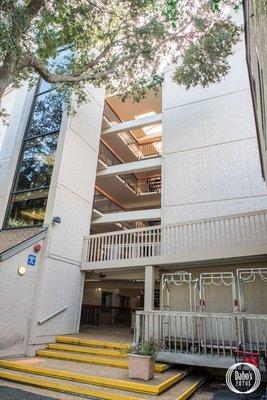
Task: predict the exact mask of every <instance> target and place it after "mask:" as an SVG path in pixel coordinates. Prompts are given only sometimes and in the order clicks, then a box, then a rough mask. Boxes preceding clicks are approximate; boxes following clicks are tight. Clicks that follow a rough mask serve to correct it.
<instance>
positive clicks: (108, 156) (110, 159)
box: [98, 142, 122, 167]
mask: <svg viewBox="0 0 267 400" xmlns="http://www.w3.org/2000/svg"><path fill="white" fill-rule="evenodd" d="M98 156H99V158H100V160H101V161H103V162H104V163H105V164H106V166H107V167H110V166H112V165H119V164H122V161H121V160H120V159H119V158H118V157H117V156H115V154H113V153H112V151H111V150H110V149H109V148H108V147H107V146H106V145H105V144H104V143H103V142H100V144H99V153H98Z"/></svg>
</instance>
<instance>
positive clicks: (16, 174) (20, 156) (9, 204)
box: [2, 78, 63, 230]
mask: <svg viewBox="0 0 267 400" xmlns="http://www.w3.org/2000/svg"><path fill="white" fill-rule="evenodd" d="M40 87H41V78H39V80H38V83H37V85H36V88H35V92H34V95H33V100H32V104H31V107H30V111H29V115H28V120H27V123H26V127H25V130H24V133H23V137H22V141H21V147H20V151H19V154H18V158H17V165H16V169H15V172H14V176H13V181H12V185H11V190H10V193H9V197H8V202H7V207H6V211H5V216H4V221H3V227H2V229H3V230H10V229H27V228H32V227H42V226H43V225H44V224H43V222H42V223H41V224H35V225H29V226H21V227H12V226H8V220H9V218H10V214H11V207H12V199H13V197H14V195H17V194H19V193H26V192H34V191H38V190H48V192H49V188H50V184H49V185H48V186H42V187H38V188H32V189H22V190H16V186H17V183H18V179H19V173H20V168H21V165H22V162H23V155H24V151H25V143H26V142H27V141H30V140H31V141H32V140H34V139H37V138H40V137H44V136H49V135H52V134H56V133H57V134H58V135H59V132H60V127H59V129H58V130H56V131H52V132H49V133H45V134H41V135H37V136H34V137H29V138H27V134H28V133H29V130H30V127H31V124H32V120H33V115H34V110H35V105H36V101H37V99H38V97H39V96H40V95H43V94H46V93H48V92H51V91H53V90H54V89H52V88H51V89H48V90H45V91H44V92H40V93H39V89H40ZM62 113H63V110H62ZM52 173H53V172H52ZM50 182H51V180H50Z"/></svg>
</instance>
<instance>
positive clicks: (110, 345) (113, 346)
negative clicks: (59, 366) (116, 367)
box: [56, 336, 131, 350]
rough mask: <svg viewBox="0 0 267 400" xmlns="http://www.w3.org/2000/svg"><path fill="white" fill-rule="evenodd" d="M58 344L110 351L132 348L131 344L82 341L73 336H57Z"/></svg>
mask: <svg viewBox="0 0 267 400" xmlns="http://www.w3.org/2000/svg"><path fill="white" fill-rule="evenodd" d="M56 342H57V343H69V344H76V345H79V346H90V347H106V348H110V349H123V350H127V349H129V347H131V344H130V343H119V342H118V343H117V342H105V341H102V340H90V339H80V338H75V337H71V336H56Z"/></svg>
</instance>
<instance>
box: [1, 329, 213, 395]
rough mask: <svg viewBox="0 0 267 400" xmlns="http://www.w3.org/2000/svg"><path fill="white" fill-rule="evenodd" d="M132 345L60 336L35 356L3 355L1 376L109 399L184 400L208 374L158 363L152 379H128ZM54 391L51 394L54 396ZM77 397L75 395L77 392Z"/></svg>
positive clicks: (13, 380) (53, 388)
mask: <svg viewBox="0 0 267 400" xmlns="http://www.w3.org/2000/svg"><path fill="white" fill-rule="evenodd" d="M128 346H129V345H128V344H125V343H114V342H103V341H95V340H88V339H81V338H77V337H71V336H58V337H57V338H56V343H51V344H48V345H47V348H46V349H45V350H38V351H37V356H36V357H34V358H20V359H16V360H14V359H12V360H10V359H9V360H8V359H5V360H0V378H2V379H6V380H9V381H12V382H16V383H18V384H23V385H30V386H34V387H38V388H41V389H46V390H48V391H50V390H51V391H57V392H62V393H68V394H72V395H74V396H87V397H89V398H98V399H104V400H115V399H116V400H137V399H143V400H145V399H152V398H153V397H154V396H159V398H160V400H185V399H187V398H189V397H190V396H191V395H192V394H193V393H194V392H195V391H196V390H197V388H198V387H199V386H200V385H201V384H202V383H203V382H204V380H205V375H204V374H203V373H199V372H196V371H193V368H190V367H188V366H187V367H186V366H180V365H179V366H175V367H171V366H169V365H167V364H163V363H156V365H155V378H154V379H152V380H151V381H149V382H143V381H139V380H132V379H129V378H128V371H127V368H128V360H127V353H126V350H127V348H128ZM51 396H52V395H51ZM74 398H75V397H74Z"/></svg>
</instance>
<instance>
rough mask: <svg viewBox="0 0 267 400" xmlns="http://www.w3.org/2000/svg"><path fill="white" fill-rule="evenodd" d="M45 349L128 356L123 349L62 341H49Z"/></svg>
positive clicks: (119, 356)
mask: <svg viewBox="0 0 267 400" xmlns="http://www.w3.org/2000/svg"><path fill="white" fill-rule="evenodd" d="M47 349H49V350H59V351H70V352H73V353H81V354H92V355H98V356H109V357H118V358H127V356H128V355H127V352H126V350H125V349H120V350H113V349H107V348H102V347H90V346H81V345H71V344H64V343H50V344H48V345H47Z"/></svg>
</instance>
